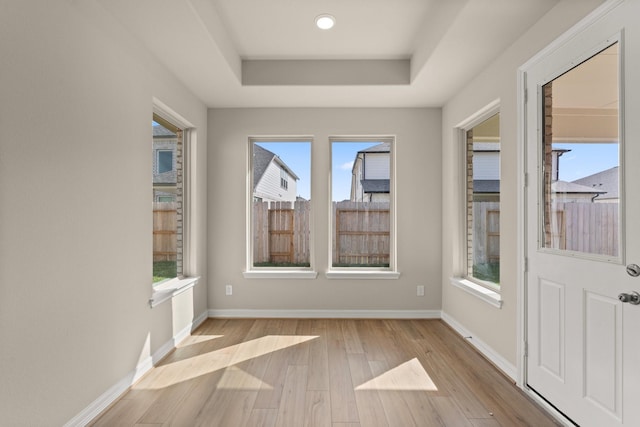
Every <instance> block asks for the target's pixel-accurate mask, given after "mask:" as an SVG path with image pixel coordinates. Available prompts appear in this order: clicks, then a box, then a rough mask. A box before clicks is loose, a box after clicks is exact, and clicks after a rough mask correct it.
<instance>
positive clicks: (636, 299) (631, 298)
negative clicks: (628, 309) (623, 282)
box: [618, 291, 640, 305]
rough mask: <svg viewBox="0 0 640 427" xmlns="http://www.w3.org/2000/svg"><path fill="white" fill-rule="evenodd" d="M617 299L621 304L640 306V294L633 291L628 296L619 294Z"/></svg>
mask: <svg viewBox="0 0 640 427" xmlns="http://www.w3.org/2000/svg"><path fill="white" fill-rule="evenodd" d="M618 299H619V300H620V301H622V302H628V303H629V304H633V305H638V304H640V294H639V293H637V292H635V291H633V292H631V293H630V294H625V293H621V294H620V295H618Z"/></svg>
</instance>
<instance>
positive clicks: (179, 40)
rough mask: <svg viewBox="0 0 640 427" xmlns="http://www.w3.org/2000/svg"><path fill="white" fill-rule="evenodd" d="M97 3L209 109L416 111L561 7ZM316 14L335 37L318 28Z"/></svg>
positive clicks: (527, 2)
mask: <svg viewBox="0 0 640 427" xmlns="http://www.w3.org/2000/svg"><path fill="white" fill-rule="evenodd" d="M98 2H99V3H100V4H101V5H102V7H103V8H104V9H106V10H107V11H108V12H109V13H110V14H111V15H112V16H113V17H114V18H115V20H116V21H118V22H119V23H120V24H122V26H123V27H124V28H125V29H126V30H127V31H129V32H130V33H131V34H132V35H133V36H134V37H135V38H137V39H139V40H140V42H141V43H142V45H143V46H144V47H145V48H146V49H148V50H149V51H150V52H151V53H152V54H153V55H154V56H155V57H157V59H158V60H159V61H160V62H161V63H162V64H163V65H165V66H166V67H167V68H168V69H169V70H170V71H171V72H172V73H173V74H175V75H176V77H177V78H178V79H180V80H181V81H182V82H183V83H184V84H185V85H186V86H187V87H188V88H189V89H190V90H191V91H192V92H193V93H195V94H196V95H197V96H198V97H200V98H201V99H202V100H203V101H204V102H205V103H206V104H207V105H208V106H209V107H422V106H441V105H443V104H444V103H445V102H446V101H447V100H448V99H449V98H450V97H451V96H452V95H453V94H455V93H456V91H458V90H459V89H460V88H461V87H463V86H464V85H465V84H467V83H468V82H469V81H470V80H471V79H472V78H473V76H475V75H476V74H478V73H479V72H481V71H482V70H483V68H485V67H486V66H487V65H488V64H489V63H490V62H491V61H492V60H494V59H495V58H496V57H497V56H498V55H499V54H500V53H501V52H503V51H504V50H505V49H506V48H507V47H508V46H509V45H510V44H511V43H513V41H514V40H516V39H517V38H518V37H519V36H520V35H521V34H523V33H524V32H525V31H526V30H527V29H528V28H529V27H530V26H531V25H533V24H534V23H535V22H536V21H538V20H539V19H540V18H541V17H542V16H543V15H544V14H545V13H547V12H548V11H549V10H550V9H551V8H552V7H553V6H555V5H556V4H557V3H558V0H348V1H345V0H173V1H169V0H164V1H158V0H135V1H131V0H98ZM322 13H329V14H332V15H333V16H335V17H336V21H337V22H336V25H335V27H334V28H333V29H331V30H327V31H323V30H319V29H318V28H316V27H315V26H314V18H315V16H317V15H319V14H322Z"/></svg>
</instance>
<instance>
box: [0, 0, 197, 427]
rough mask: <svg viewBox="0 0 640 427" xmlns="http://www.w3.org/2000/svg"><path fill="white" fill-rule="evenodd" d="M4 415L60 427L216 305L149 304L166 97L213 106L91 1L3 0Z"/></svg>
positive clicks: (192, 295)
mask: <svg viewBox="0 0 640 427" xmlns="http://www.w3.org/2000/svg"><path fill="white" fill-rule="evenodd" d="M0 58H2V66H1V67H0V124H1V126H0V425H11V426H14V425H38V426H53V425H62V424H64V423H66V422H67V421H69V420H70V419H72V418H73V417H75V416H76V415H78V414H79V413H81V411H83V410H84V409H85V408H87V406H88V405H90V404H91V403H92V402H94V401H95V400H96V399H97V398H98V397H99V396H100V395H101V394H103V393H104V392H105V391H107V390H108V389H109V388H110V387H112V386H113V385H115V384H116V383H117V382H118V381H120V380H122V379H123V378H125V377H126V376H127V374H129V373H130V372H132V371H133V370H134V368H136V365H138V363H139V362H142V361H145V360H147V358H148V357H149V356H150V355H151V354H152V353H154V352H155V351H156V350H158V349H159V348H160V346H162V345H163V344H165V343H167V342H168V341H169V340H170V339H171V338H172V336H173V335H174V334H175V333H176V332H177V331H180V330H182V329H183V328H185V327H188V326H189V324H190V323H191V321H192V319H193V318H194V316H198V315H199V314H201V313H204V312H205V311H206V303H207V289H206V286H205V285H204V284H203V285H198V286H196V287H195V288H194V289H193V291H189V292H186V293H184V294H182V295H180V296H179V297H178V298H176V299H175V300H174V302H173V304H172V303H171V302H167V303H165V304H162V305H160V306H159V307H157V308H155V309H150V308H149V306H148V303H147V301H148V299H149V297H150V294H151V280H152V279H151V261H152V234H151V230H152V215H151V203H152V192H151V176H152V156H151V147H150V145H151V117H152V98H153V97H156V98H158V99H160V100H161V101H163V102H164V103H165V104H167V105H168V106H170V107H171V108H173V109H174V110H176V111H177V112H179V113H180V114H181V115H182V116H184V117H185V118H186V119H187V120H189V121H190V122H192V123H193V124H194V125H195V126H196V127H197V129H198V142H197V153H196V155H197V162H196V164H195V169H196V173H197V180H196V188H194V191H195V195H196V213H195V215H196V221H195V224H194V231H195V232H196V233H195V236H196V240H195V242H194V245H195V246H196V247H197V248H198V256H197V258H196V260H195V264H196V270H197V273H199V274H202V275H203V276H204V277H203V282H205V283H206V281H207V278H206V264H205V262H206V259H205V256H206V244H205V243H206V242H205V241H204V238H201V237H199V236H205V234H206V226H205V220H206V205H205V203H204V202H203V200H204V197H205V196H206V192H205V190H206V184H207V183H206V139H207V131H206V129H207V123H206V108H205V106H204V105H203V104H202V103H201V102H200V101H199V100H198V99H197V98H196V97H194V96H192V95H190V94H189V93H188V91H187V90H186V89H185V87H184V86H182V85H181V84H179V83H178V82H177V81H176V80H175V78H174V77H173V76H172V75H170V74H169V73H168V72H166V71H165V70H164V69H162V68H161V67H160V66H159V65H158V64H157V63H156V62H154V60H152V59H151V58H150V57H149V56H148V54H146V53H145V51H144V50H143V49H142V48H141V47H140V46H138V45H137V44H136V42H135V41H134V40H132V39H130V38H129V37H128V36H127V35H126V34H125V33H124V32H123V31H122V30H121V29H120V27H119V25H118V24H117V23H115V22H114V21H112V19H110V17H109V14H108V13H105V12H104V11H102V10H101V9H100V6H98V5H96V4H95V2H94V1H92V0H83V1H66V0H57V1H54V0H46V1H3V2H2V5H1V6H0Z"/></svg>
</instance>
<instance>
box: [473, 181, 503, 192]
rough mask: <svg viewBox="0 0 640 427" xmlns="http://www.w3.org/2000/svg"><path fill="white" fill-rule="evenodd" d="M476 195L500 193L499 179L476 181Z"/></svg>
mask: <svg viewBox="0 0 640 427" xmlns="http://www.w3.org/2000/svg"><path fill="white" fill-rule="evenodd" d="M473 192H474V193H500V180H499V179H474V180H473Z"/></svg>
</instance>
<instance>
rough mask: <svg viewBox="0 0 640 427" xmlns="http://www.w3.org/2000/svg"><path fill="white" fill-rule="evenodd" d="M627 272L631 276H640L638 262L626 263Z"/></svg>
mask: <svg viewBox="0 0 640 427" xmlns="http://www.w3.org/2000/svg"><path fill="white" fill-rule="evenodd" d="M627 274H628V275H629V276H631V277H638V276H640V266H639V265H638V264H629V265H627Z"/></svg>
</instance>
